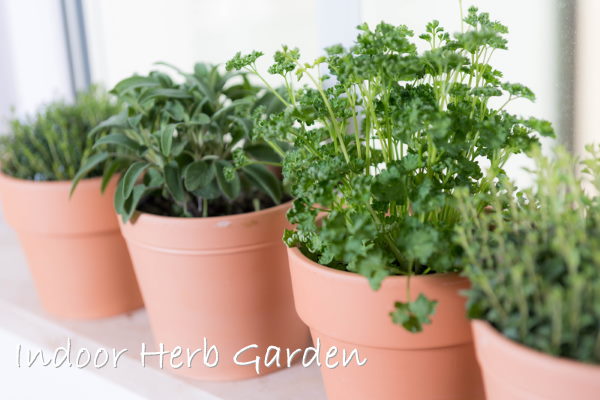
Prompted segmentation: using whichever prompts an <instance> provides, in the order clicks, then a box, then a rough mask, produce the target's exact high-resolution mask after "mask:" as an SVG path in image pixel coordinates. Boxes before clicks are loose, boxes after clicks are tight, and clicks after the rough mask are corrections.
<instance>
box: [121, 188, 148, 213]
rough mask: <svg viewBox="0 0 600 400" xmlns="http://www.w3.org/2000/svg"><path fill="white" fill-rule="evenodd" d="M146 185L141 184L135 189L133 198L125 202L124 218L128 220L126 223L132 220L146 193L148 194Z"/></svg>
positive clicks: (130, 197)
mask: <svg viewBox="0 0 600 400" xmlns="http://www.w3.org/2000/svg"><path fill="white" fill-rule="evenodd" d="M146 189H147V187H146V185H144V184H139V185H135V186H134V187H133V191H132V194H131V196H129V198H128V199H127V200H126V201H125V203H124V205H123V211H124V217H125V218H126V219H125V220H124V221H125V222H127V221H129V220H130V219H131V216H132V215H133V213H135V211H136V210H137V206H138V204H139V202H140V200H141V199H142V196H143V195H144V193H146Z"/></svg>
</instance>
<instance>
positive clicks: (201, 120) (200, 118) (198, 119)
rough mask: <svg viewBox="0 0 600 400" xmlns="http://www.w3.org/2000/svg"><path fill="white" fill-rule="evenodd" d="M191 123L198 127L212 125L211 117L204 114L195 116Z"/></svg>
mask: <svg viewBox="0 0 600 400" xmlns="http://www.w3.org/2000/svg"><path fill="white" fill-rule="evenodd" d="M191 122H192V123H194V124H198V125H206V124H210V117H209V116H208V115H206V114H204V113H200V114H198V115H194V118H192V121H191Z"/></svg>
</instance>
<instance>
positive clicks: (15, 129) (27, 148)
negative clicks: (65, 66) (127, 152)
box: [0, 87, 120, 181]
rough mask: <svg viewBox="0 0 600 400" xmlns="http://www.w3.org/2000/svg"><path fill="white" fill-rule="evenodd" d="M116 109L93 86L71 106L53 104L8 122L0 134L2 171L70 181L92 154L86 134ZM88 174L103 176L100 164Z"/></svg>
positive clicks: (81, 94) (22, 177)
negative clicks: (4, 133)
mask: <svg viewBox="0 0 600 400" xmlns="http://www.w3.org/2000/svg"><path fill="white" fill-rule="evenodd" d="M119 110H120V108H119V106H118V105H117V104H116V103H115V102H114V101H113V100H112V99H111V98H110V97H109V95H108V94H107V93H105V92H104V91H102V90H101V89H99V88H98V87H92V88H91V89H89V90H88V91H85V92H81V93H78V94H77V96H76V98H75V101H74V103H73V104H69V103H66V102H62V101H57V102H53V103H50V104H48V105H47V106H45V107H44V108H42V109H40V110H39V111H38V112H37V113H36V114H35V115H33V116H30V117H27V118H25V119H13V120H11V121H10V123H9V132H8V134H7V135H0V166H1V168H2V172H3V173H4V174H6V175H9V176H12V177H14V178H19V179H27V180H35V181H64V180H71V179H73V178H74V177H75V174H76V173H77V171H78V170H79V167H80V166H81V164H82V162H83V161H84V160H86V159H87V157H88V156H89V155H90V153H91V151H92V146H93V141H92V140H91V139H90V138H89V137H88V132H89V131H91V130H92V128H94V127H95V126H96V125H97V124H98V123H100V122H101V121H103V120H105V119H106V118H108V117H110V116H111V115H113V114H115V113H118V112H119ZM89 175H90V176H98V175H102V165H96V166H95V168H93V169H92V170H91V171H90V174H89Z"/></svg>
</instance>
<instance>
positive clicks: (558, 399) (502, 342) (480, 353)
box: [472, 320, 600, 400]
mask: <svg viewBox="0 0 600 400" xmlns="http://www.w3.org/2000/svg"><path fill="white" fill-rule="evenodd" d="M472 325H473V336H474V339H475V348H476V352H477V359H478V360H479V364H480V365H481V371H482V374H483V380H484V384H485V392H486V395H487V400H506V399H510V400H534V399H535V400H564V399H577V400H597V399H599V398H600V366H598V365H590V364H584V363H582V362H577V361H574V360H569V359H565V358H558V357H554V356H551V355H548V354H544V353H542V352H540V351H537V350H534V349H531V348H529V347H526V346H523V345H521V344H519V343H517V342H514V341H512V340H510V339H508V338H506V337H505V336H503V335H502V334H500V333H499V332H498V331H497V330H496V329H495V328H493V327H492V326H491V325H490V324H489V323H488V322H485V321H479V320H474V321H472Z"/></svg>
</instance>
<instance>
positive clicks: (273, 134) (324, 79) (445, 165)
mask: <svg viewBox="0 0 600 400" xmlns="http://www.w3.org/2000/svg"><path fill="white" fill-rule="evenodd" d="M465 22H466V23H467V25H468V26H470V29H468V30H466V31H465V32H464V33H459V34H456V35H454V37H453V38H452V37H451V36H450V35H449V34H448V33H446V32H445V31H444V29H443V28H442V27H440V26H439V23H438V22H437V21H434V22H432V23H430V24H428V25H427V27H426V33H424V34H423V35H421V36H420V37H421V38H422V39H423V40H425V41H426V42H427V43H428V44H429V50H427V51H425V52H422V53H419V52H418V51H417V46H416V44H415V42H414V40H413V32H412V31H411V30H409V29H408V28H407V27H406V26H404V25H400V26H393V25H389V24H386V23H380V24H379V25H377V27H376V28H375V29H374V30H371V29H370V28H369V27H368V26H367V25H366V24H363V25H361V26H359V27H358V30H359V34H358V37H357V39H356V43H355V44H354V46H352V47H350V48H349V49H346V48H344V47H342V46H340V45H337V46H333V47H330V48H329V49H327V56H326V57H322V58H320V59H317V60H316V61H315V62H313V63H302V62H300V61H299V59H300V55H299V52H298V50H297V49H290V48H288V47H286V46H284V47H283V48H282V49H281V50H280V51H278V52H277V53H276V54H275V56H274V60H275V63H274V65H273V66H272V67H271V68H269V72H271V73H274V74H278V75H280V76H281V77H282V80H283V82H284V84H285V87H286V91H287V99H282V101H283V102H284V103H285V105H286V108H285V110H284V111H283V112H282V113H279V114H278V115H274V116H271V117H269V118H266V119H265V118H259V120H258V121H257V126H258V127H259V128H258V129H257V132H258V133H259V134H260V135H261V137H264V138H267V139H269V140H271V141H275V140H289V141H292V142H293V143H294V145H295V146H294V149H293V150H292V151H290V152H288V153H286V156H285V159H284V171H283V172H284V176H285V178H286V179H287V181H288V182H289V183H290V185H291V191H292V195H293V196H294V197H295V198H296V200H295V201H294V207H293V209H292V210H291V212H290V213H289V214H288V217H289V220H290V222H292V223H294V224H296V230H295V231H293V232H287V233H286V235H285V239H286V242H287V244H288V245H289V246H298V247H300V248H301V249H303V251H304V252H305V254H307V255H308V256H310V257H311V258H313V259H314V260H315V261H317V262H319V263H321V264H323V265H328V266H331V267H334V268H340V269H346V270H348V271H354V272H357V273H360V274H362V275H364V276H366V277H367V278H368V279H369V281H370V283H371V286H372V287H373V288H374V289H377V288H378V287H379V286H380V284H381V281H382V280H383V279H384V278H385V277H387V276H390V275H408V276H410V275H413V274H430V273H444V272H449V271H458V270H460V268H461V261H460V258H459V251H458V249H457V246H456V245H455V244H454V243H453V241H452V235H453V230H454V227H455V226H456V224H458V223H459V222H460V221H461V215H460V212H459V211H458V209H457V208H456V205H455V201H454V198H453V193H454V191H455V189H456V188H458V187H466V188H468V190H469V191H470V192H472V193H488V192H489V190H490V188H491V187H492V184H493V182H494V181H495V180H496V179H497V178H498V177H501V176H503V175H504V171H503V169H502V168H503V166H504V164H505V163H506V161H507V160H508V159H509V157H510V156H511V155H512V154H515V153H519V152H522V151H525V150H528V149H529V148H530V147H531V145H533V144H534V143H536V142H537V141H538V139H537V137H536V135H535V133H534V131H538V132H539V133H540V134H542V135H552V134H553V132H552V128H551V126H550V125H549V123H547V122H545V121H539V120H536V119H533V118H532V119H523V118H520V117H518V116H516V115H513V114H511V113H509V112H508V111H506V109H505V106H506V105H507V104H508V103H509V102H511V101H513V100H515V99H518V98H526V99H530V100H532V99H533V93H531V91H530V90H529V89H527V88H525V87H524V86H522V85H516V84H509V83H505V82H502V81H501V78H502V73H501V72H499V71H497V70H496V69H494V68H493V67H492V66H491V65H490V64H489V62H490V58H491V56H492V54H493V53H494V51H495V50H497V49H504V48H506V40H505V39H504V37H503V34H505V33H506V31H507V30H506V27H504V26H503V25H501V24H499V23H498V22H493V21H491V20H490V19H489V15H488V14H486V13H478V11H477V9H475V8H471V9H470V10H469V14H468V16H467V17H466V18H465ZM261 54H262V53H258V52H254V53H252V54H251V55H248V56H242V55H241V54H239V53H238V54H237V55H236V56H235V57H234V58H233V59H232V60H230V61H229V62H228V63H227V68H228V69H236V70H245V71H248V72H250V73H253V74H256V75H257V76H258V77H259V78H260V79H263V81H265V79H264V78H263V77H262V76H261V75H260V73H259V72H258V71H257V68H256V64H255V61H256V59H257V58H258V57H260V56H261ZM325 67H326V68H327V69H328V74H327V75H323V76H322V75H321V74H320V71H321V70H325ZM306 81H308V83H310V84H308V85H307V84H304V82H306ZM492 98H500V99H501V101H502V100H503V101H504V103H503V104H502V103H500V104H502V105H500V106H495V105H494V104H496V102H494V101H491V99H492ZM480 160H486V161H488V162H489V165H490V166H489V170H488V173H487V174H485V175H484V173H483V171H482V169H481V167H480V165H479V161H480ZM482 206H483V205H482ZM322 212H324V215H322V220H321V221H322V223H317V216H318V215H320V213H322ZM425 300H427V299H425ZM417 301H418V302H419V303H418V304H420V305H423V304H424V303H423V301H424V300H423V299H422V298H419V300H417ZM428 302H429V303H428V304H429V305H427V306H417V305H413V304H403V303H398V304H397V308H396V311H395V312H394V313H393V315H392V316H393V319H394V321H396V322H397V323H399V324H402V325H404V326H405V327H407V328H408V329H409V330H411V331H415V332H416V331H420V330H421V329H422V326H421V325H422V323H426V322H427V321H428V318H429V316H430V315H431V314H432V313H433V312H434V310H435V307H434V306H433V304H434V302H433V301H430V300H428ZM407 321H410V322H408V323H407Z"/></svg>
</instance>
